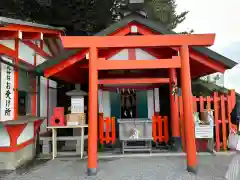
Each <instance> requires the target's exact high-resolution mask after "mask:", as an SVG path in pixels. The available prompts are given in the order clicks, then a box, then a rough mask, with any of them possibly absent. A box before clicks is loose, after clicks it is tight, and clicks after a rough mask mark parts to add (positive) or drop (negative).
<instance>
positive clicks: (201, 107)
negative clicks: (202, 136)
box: [199, 96, 204, 112]
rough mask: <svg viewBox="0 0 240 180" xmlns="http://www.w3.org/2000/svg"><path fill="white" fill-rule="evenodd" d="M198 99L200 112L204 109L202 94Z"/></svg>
mask: <svg viewBox="0 0 240 180" xmlns="http://www.w3.org/2000/svg"><path fill="white" fill-rule="evenodd" d="M199 101H200V112H203V111H204V99H203V97H202V96H200V97H199Z"/></svg>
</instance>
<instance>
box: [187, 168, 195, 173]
mask: <svg viewBox="0 0 240 180" xmlns="http://www.w3.org/2000/svg"><path fill="white" fill-rule="evenodd" d="M187 171H188V172H190V173H193V174H197V167H191V166H187Z"/></svg>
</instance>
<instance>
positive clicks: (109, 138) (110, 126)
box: [99, 115, 116, 144]
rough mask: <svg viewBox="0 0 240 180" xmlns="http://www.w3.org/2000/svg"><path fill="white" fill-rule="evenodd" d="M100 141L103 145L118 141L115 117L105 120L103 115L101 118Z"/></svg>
mask: <svg viewBox="0 0 240 180" xmlns="http://www.w3.org/2000/svg"><path fill="white" fill-rule="evenodd" d="M104 127H105V128H104ZM104 130H105V131H104ZM99 140H100V143H101V144H110V143H111V144H114V143H115V141H116V129H115V117H111V118H110V117H107V118H103V116H102V115H100V116H99Z"/></svg>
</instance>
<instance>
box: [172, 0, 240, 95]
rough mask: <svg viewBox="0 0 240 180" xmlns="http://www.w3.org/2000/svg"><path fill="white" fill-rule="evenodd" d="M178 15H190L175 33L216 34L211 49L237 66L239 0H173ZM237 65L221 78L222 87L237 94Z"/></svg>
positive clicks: (239, 86)
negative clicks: (176, 5) (184, 12)
mask: <svg viewBox="0 0 240 180" xmlns="http://www.w3.org/2000/svg"><path fill="white" fill-rule="evenodd" d="M176 3H177V4H178V7H177V12H182V11H189V13H188V14H187V17H186V20H185V21H184V22H183V23H182V24H180V25H179V26H178V27H177V28H176V29H175V30H176V31H177V32H181V31H186V30H190V29H193V30H194V33H196V34H201V33H215V34H216V39H215V44H214V45H213V46H212V47H211V49H213V50H215V51H216V52H218V53H220V54H222V55H224V56H226V57H228V58H230V59H232V60H234V61H236V62H238V63H240V0H176ZM239 76H240V64H239V65H237V66H236V67H234V68H233V69H231V70H228V71H227V72H226V73H225V74H224V85H225V86H226V87H227V88H234V89H236V90H237V92H239V93H240V81H239V80H238V78H239Z"/></svg>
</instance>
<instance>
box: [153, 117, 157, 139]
mask: <svg viewBox="0 0 240 180" xmlns="http://www.w3.org/2000/svg"><path fill="white" fill-rule="evenodd" d="M156 123H157V116H153V117H152V131H153V132H152V134H153V140H154V142H156V141H157V131H156V127H157V125H156Z"/></svg>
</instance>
